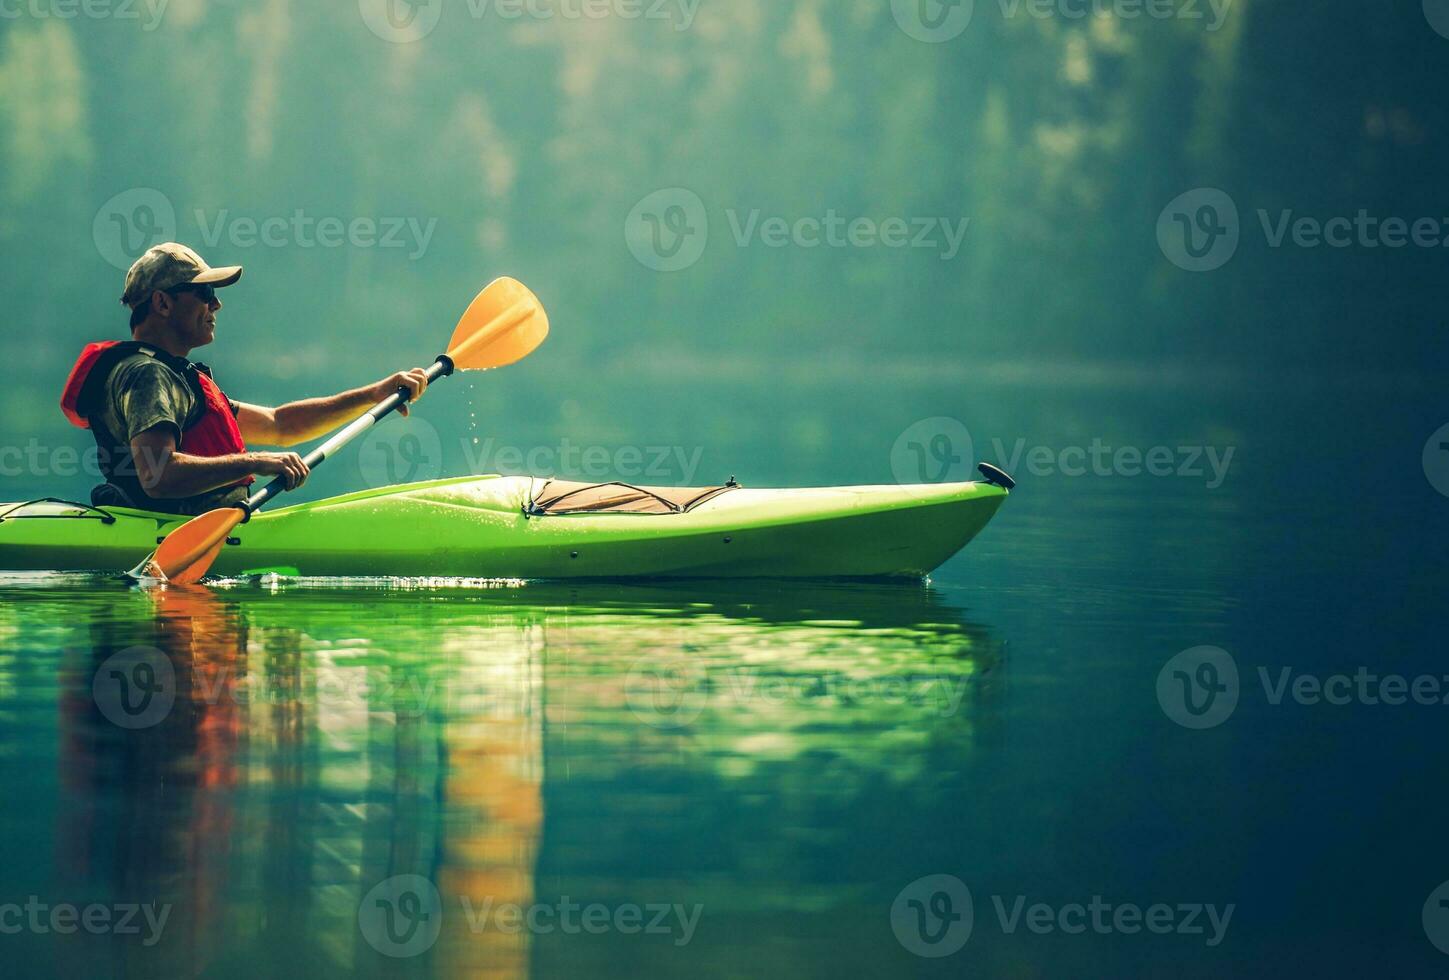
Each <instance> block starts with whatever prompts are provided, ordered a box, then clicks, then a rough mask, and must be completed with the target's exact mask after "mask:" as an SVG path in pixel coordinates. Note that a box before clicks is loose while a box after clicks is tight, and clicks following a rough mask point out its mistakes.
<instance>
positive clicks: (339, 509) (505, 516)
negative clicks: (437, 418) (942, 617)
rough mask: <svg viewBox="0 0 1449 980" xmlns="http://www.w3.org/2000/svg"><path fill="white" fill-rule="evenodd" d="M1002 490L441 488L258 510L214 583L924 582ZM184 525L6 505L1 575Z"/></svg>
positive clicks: (136, 549)
mask: <svg viewBox="0 0 1449 980" xmlns="http://www.w3.org/2000/svg"><path fill="white" fill-rule="evenodd" d="M992 474H999V471H991V472H990V473H988V478H991V477H992ZM996 479H997V480H998V482H996V483H992V482H979V483H949V484H930V485H920V486H873V487H831V488H824V489H795V490H761V489H749V488H745V487H740V486H737V485H735V484H734V483H733V482H731V483H730V484H728V485H726V486H722V487H708V488H678V487H670V488H653V487H636V486H632V485H627V484H622V483H607V484H583V483H570V482H565V481H559V480H551V479H545V478H534V477H521V476H489V477H465V478H461V479H452V480H435V481H431V482H428V483H415V484H408V485H404V486H394V487H386V488H383V489H380V490H370V491H364V492H361V493H352V494H347V495H346V496H342V497H333V498H330V499H327V500H320V501H316V502H313V503H304V504H299V505H296V506H292V507H283V508H279V509H277V510H271V511H262V512H260V513H258V514H256V515H255V516H253V517H252V519H251V520H250V521H248V522H247V523H246V524H243V525H241V526H240V527H238V528H237V529H236V530H235V531H234V532H233V537H231V538H230V539H228V543H227V545H226V547H224V548H223V549H222V552H221V555H220V556H219V557H218V558H217V560H216V563H215V564H214V565H213V566H212V574H214V575H220V576H228V575H240V574H251V573H258V572H267V571H277V572H282V573H286V574H300V575H328V576H333V575H345V576H406V577H412V576H448V577H466V578H489V579H493V578H505V579H577V578H681V577H683V578H698V577H708V578H739V577H767V578H817V577H823V578H867V577H869V578H874V577H917V578H918V577H921V576H924V575H926V574H928V573H929V572H930V571H931V570H933V569H935V568H936V567H937V566H939V565H940V564H941V563H942V562H944V561H945V560H946V559H948V558H950V557H951V556H952V555H954V554H955V553H956V552H957V551H959V550H960V549H961V548H962V547H964V546H965V545H966V543H967V542H968V541H970V540H971V539H972V538H973V537H975V536H976V534H977V532H979V531H980V530H981V529H982V528H983V527H985V526H986V522H987V521H989V520H990V519H991V516H992V515H993V514H995V513H996V509H997V508H998V507H999V506H1001V502H1002V501H1003V500H1005V499H1006V496H1007V492H1008V489H1009V487H1010V486H1011V485H1012V484H1011V481H1010V478H1008V477H1005V475H1004V474H999V475H998V476H997V477H996ZM185 520H186V519H185V518H181V517H170V516H165V515H159V514H154V513H149V512H146V511H139V510H130V509H127V508H122V507H107V508H104V509H101V508H95V507H90V506H87V505H83V504H76V503H70V502H65V501H57V500H46V501H32V502H28V503H17V504H0V569H5V570H35V569H46V570H58V571H80V570H85V571H115V572H123V571H126V570H128V569H131V568H134V567H135V566H136V565H137V563H138V562H140V561H141V559H143V558H144V557H145V556H146V555H147V554H148V553H150V552H151V551H154V550H155V548H156V545H157V542H158V539H159V538H160V537H162V536H164V535H165V534H166V533H168V532H169V531H171V530H172V529H174V528H175V527H177V526H179V525H180V524H181V523H182V522H184V521H185Z"/></svg>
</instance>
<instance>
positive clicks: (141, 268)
mask: <svg viewBox="0 0 1449 980" xmlns="http://www.w3.org/2000/svg"><path fill="white" fill-rule="evenodd" d="M241 274H242V268H241V266H239V265H233V266H223V267H220V268H213V267H211V266H209V265H207V264H206V262H205V261H204V260H203V259H202V258H201V256H200V255H198V254H196V252H194V251H192V250H191V249H190V248H187V247H186V246H185V245H179V244H177V243H175V242H168V243H166V244H164V245H157V246H156V247H155V248H152V249H150V250H148V251H147V252H146V254H145V255H142V256H141V257H140V258H139V259H137V260H136V262H135V264H134V265H132V266H131V268H130V271H128V272H127V273H126V284H125V291H124V292H123V293H122V295H121V302H122V303H123V304H124V305H125V306H127V307H129V308H130V311H131V339H130V340H129V341H124V342H122V341H114V340H111V341H102V342H98V343H92V344H88V345H87V346H86V348H85V349H84V350H83V351H82V352H81V355H80V358H79V359H78V360H77V361H76V364H75V367H74V368H73V369H72V370H71V374H70V378H69V380H68V381H67V382H66V386H65V391H64V393H63V395H62V397H61V409H62V410H63V411H64V412H65V415H66V417H67V418H68V419H70V421H71V422H72V423H73V424H75V425H77V426H80V427H81V428H85V429H90V430H91V432H92V434H93V435H94V436H95V438H96V446H97V448H98V449H99V461H100V467H101V473H102V475H104V476H105V478H106V482H105V483H103V484H101V485H100V486H98V487H96V488H95V489H94V490H92V491H91V502H92V503H94V504H95V505H97V506H107V505H119V506H125V507H136V508H139V509H141V510H151V511H158V512H161V513H168V514H200V513H202V512H204V511H207V510H211V509H213V508H216V507H225V506H228V505H230V504H235V503H240V502H241V501H243V500H245V499H246V497H247V495H248V493H249V491H248V489H247V487H248V486H249V485H250V484H252V483H253V482H255V478H256V477H258V476H265V477H273V476H280V477H282V478H284V479H285V480H286V483H287V487H288V489H295V488H296V487H299V486H301V485H302V483H303V482H305V481H306V479H307V474H308V470H307V465H306V464H305V463H304V462H303V461H302V457H301V456H300V455H298V454H297V453H294V452H253V451H250V450H249V449H248V448H247V447H248V445H249V444H255V445H264V446H281V447H287V446H295V445H298V444H300V443H304V442H307V441H309V440H311V439H315V438H318V437H320V436H322V435H324V434H326V433H327V432H330V431H331V430H332V429H334V428H336V427H338V426H340V425H342V424H344V423H346V422H348V421H351V420H352V419H353V418H355V417H356V416H358V415H360V414H361V413H362V412H364V411H366V410H367V409H368V407H370V406H371V405H373V404H374V403H376V402H378V401H381V400H382V399H383V398H385V397H387V396H388V395H390V394H392V393H393V392H394V391H396V390H398V389H399V388H406V389H408V391H409V393H410V394H411V396H412V397H411V400H412V401H416V400H417V399H418V398H419V397H421V395H422V394H423V391H424V390H426V388H427V386H428V379H427V376H426V374H425V373H424V371H423V369H422V368H413V369H412V370H410V371H399V372H398V373H396V374H391V375H389V376H387V377H386V378H383V379H382V380H381V381H378V382H377V383H376V384H371V385H367V386H366V387H363V388H354V389H352V390H351V391H344V392H341V393H340V394H336V395H332V396H331V397H329V398H312V399H307V400H305V401H297V402H291V403H290V404H287V405H283V406H281V407H279V408H264V407H262V406H260V405H251V404H248V403H246V402H238V401H233V400H231V399H229V398H227V397H226V395H224V394H223V393H222V391H221V389H220V388H219V387H217V384H216V382H215V381H213V380H212V377H211V369H210V368H208V367H207V366H206V365H205V364H199V363H195V362H193V361H191V360H190V359H189V358H190V355H191V352H192V351H193V350H195V349H196V348H198V347H205V346H206V345H207V344H209V343H211V342H212V340H213V339H215V337H216V314H217V312H218V311H220V310H221V300H220V298H218V296H217V293H216V291H217V290H218V289H221V288H223V287H225V286H230V285H233V284H234V283H236V281H237V280H238V279H240V278H241ZM402 412H403V414H407V410H406V408H404V409H402Z"/></svg>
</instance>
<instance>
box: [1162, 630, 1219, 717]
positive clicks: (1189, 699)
mask: <svg viewBox="0 0 1449 980" xmlns="http://www.w3.org/2000/svg"><path fill="white" fill-rule="evenodd" d="M1157 703H1158V705H1160V706H1161V708H1162V713H1163V714H1165V715H1167V717H1168V718H1170V719H1172V720H1173V721H1175V722H1177V723H1178V724H1179V725H1181V726H1182V727H1183V728H1194V729H1202V728H1216V727H1217V726H1218V725H1221V724H1222V723H1223V722H1225V721H1227V720H1228V719H1229V718H1230V717H1232V714H1233V711H1234V710H1236V709H1237V707H1238V664H1237V661H1235V660H1233V657H1232V655H1231V654H1229V653H1228V652H1227V651H1226V650H1224V649H1222V648H1221V647H1211V646H1202V647H1193V648H1192V649H1190V650H1184V651H1182V652H1181V653H1179V654H1177V655H1176V656H1175V657H1173V658H1172V659H1171V660H1169V661H1168V662H1167V663H1166V664H1164V665H1163V667H1162V670H1160V671H1158V674H1157Z"/></svg>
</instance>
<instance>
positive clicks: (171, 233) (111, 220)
mask: <svg viewBox="0 0 1449 980" xmlns="http://www.w3.org/2000/svg"><path fill="white" fill-rule="evenodd" d="M91 239H92V240H93V241H94V242H95V245H96V251H97V252H98V253H100V256H101V258H103V259H105V260H106V261H107V262H109V263H110V264H111V265H113V266H115V267H116V268H117V269H120V270H122V271H125V270H128V269H130V268H131V265H132V263H134V262H135V261H136V260H137V259H139V258H140V257H141V255H142V254H143V253H144V252H145V251H146V250H147V249H148V248H150V247H151V246H153V245H160V244H161V243H162V242H169V241H175V240H176V208H175V206H174V205H172V203H171V199H170V198H168V197H167V196H166V195H165V194H162V193H161V192H160V191H158V190H156V189H155V188H154V187H132V188H130V189H128V190H124V191H121V192H120V193H119V194H117V195H116V196H114V197H112V198H111V199H110V200H109V201H107V202H106V203H105V204H102V205H101V206H100V209H99V210H98V211H96V216H95V220H94V221H93V222H92V223H91Z"/></svg>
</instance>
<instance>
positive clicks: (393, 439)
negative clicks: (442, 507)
mask: <svg viewBox="0 0 1449 980" xmlns="http://www.w3.org/2000/svg"><path fill="white" fill-rule="evenodd" d="M357 469H358V472H359V473H360V474H361V476H362V480H363V482H364V483H366V484H367V485H368V486H369V487H374V488H376V487H388V486H393V485H395V484H399V483H418V482H421V481H424V480H436V479H437V478H438V477H439V476H441V475H442V473H443V442H442V440H441V439H440V438H439V437H438V430H437V429H436V428H435V427H434V426H433V425H432V423H430V422H428V421H427V420H426V419H421V418H416V417H409V418H408V419H406V420H404V421H403V422H402V423H401V424H394V425H379V426H374V427H373V428H372V429H371V430H370V431H369V432H368V433H367V435H365V436H363V438H362V442H361V444H360V445H359V446H358V450H357Z"/></svg>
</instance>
